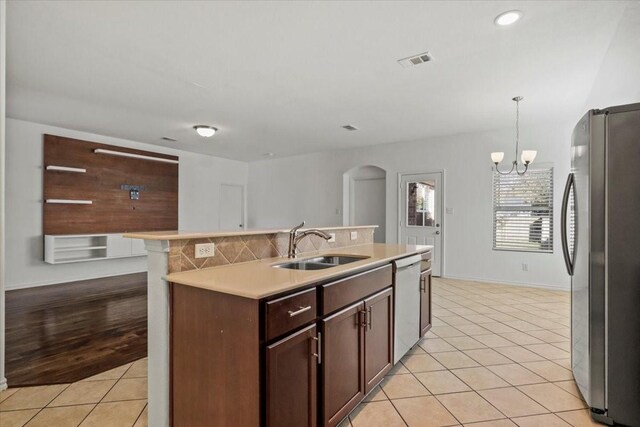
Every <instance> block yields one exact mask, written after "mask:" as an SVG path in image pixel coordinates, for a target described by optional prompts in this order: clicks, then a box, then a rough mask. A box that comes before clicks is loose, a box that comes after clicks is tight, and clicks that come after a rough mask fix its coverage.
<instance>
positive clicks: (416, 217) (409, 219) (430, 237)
mask: <svg viewBox="0 0 640 427" xmlns="http://www.w3.org/2000/svg"><path fill="white" fill-rule="evenodd" d="M442 196H443V194H442V172H434V173H423V174H411V175H401V176H400V224H399V232H398V236H399V239H398V240H399V243H404V244H409V245H432V246H433V259H432V269H433V275H434V276H440V274H441V271H442V241H443V240H442V239H443V237H444V235H443V231H444V230H443V227H442V219H443V217H442V205H443V203H442V200H443V199H442Z"/></svg>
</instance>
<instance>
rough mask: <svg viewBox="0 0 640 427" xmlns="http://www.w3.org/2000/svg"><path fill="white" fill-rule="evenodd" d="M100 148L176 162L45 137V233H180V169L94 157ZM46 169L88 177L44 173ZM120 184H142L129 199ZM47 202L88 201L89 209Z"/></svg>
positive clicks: (120, 158)
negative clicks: (136, 197) (62, 168)
mask: <svg viewBox="0 0 640 427" xmlns="http://www.w3.org/2000/svg"><path fill="white" fill-rule="evenodd" d="M96 148H102V149H106V150H113V151H120V152H125V153H131V154H140V155H145V156H153V157H160V158H164V159H171V160H178V157H175V156H169V155H166V154H159V153H154V152H149V151H142V150H134V149H131V148H124V147H118V146H114V145H106V144H98V143H95V142H89V141H82V140H78V139H71V138H65V137H61V136H54V135H44V165H43V180H44V185H43V200H42V202H43V230H44V234H93V233H124V232H131V231H159V230H177V229H178V165H177V164H173V163H164V162H157V161H152V160H143V159H134V158H129V157H119V156H112V155H107V154H97V153H94V151H93V150H95V149H96ZM49 165H55V166H67V167H74V168H84V169H86V170H87V171H86V173H73V172H60V171H50V170H49V171H48V170H47V169H46V167H47V166H49ZM122 184H128V185H140V186H144V187H145V189H144V190H143V191H140V198H139V200H131V198H130V195H129V191H126V190H122V189H121V188H120V186H121V185H122ZM47 199H71V200H91V201H93V204H91V205H72V204H50V203H46V202H45V201H46V200H47Z"/></svg>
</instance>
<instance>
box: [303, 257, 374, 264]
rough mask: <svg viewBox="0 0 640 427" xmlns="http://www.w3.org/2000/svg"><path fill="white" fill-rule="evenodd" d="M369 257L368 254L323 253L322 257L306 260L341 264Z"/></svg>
mask: <svg viewBox="0 0 640 427" xmlns="http://www.w3.org/2000/svg"><path fill="white" fill-rule="evenodd" d="M367 258H369V257H368V256H353V255H325V256H322V257H317V258H311V259H310V260H308V261H311V262H321V263H323V264H334V265H343V264H349V263H352V262H356V261H361V260H363V259H367Z"/></svg>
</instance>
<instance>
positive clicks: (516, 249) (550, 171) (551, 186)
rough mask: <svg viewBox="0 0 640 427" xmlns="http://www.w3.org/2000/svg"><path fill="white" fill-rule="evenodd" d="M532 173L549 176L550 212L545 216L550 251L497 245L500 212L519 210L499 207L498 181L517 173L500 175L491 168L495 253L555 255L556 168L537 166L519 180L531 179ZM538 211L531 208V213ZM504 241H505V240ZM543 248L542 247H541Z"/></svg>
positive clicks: (492, 231)
mask: <svg viewBox="0 0 640 427" xmlns="http://www.w3.org/2000/svg"><path fill="white" fill-rule="evenodd" d="M530 171H537V172H541V171H542V172H547V173H548V175H547V176H545V179H548V180H549V195H548V207H546V205H545V209H547V210H548V213H547V215H546V216H545V218H548V219H549V239H548V240H549V248H548V249H543V248H539V249H534V248H531V247H528V246H514V247H502V246H499V245H497V243H498V236H497V229H498V221H497V214H498V213H499V212H509V211H518V209H515V208H514V207H513V206H512V207H511V209H506V208H505V206H504V205H498V204H497V202H496V196H497V185H499V183H497V181H498V180H499V179H500V178H507V177H511V178H513V175H515V172H513V174H510V175H500V174H499V173H498V172H497V171H496V169H495V168H491V211H492V212H491V225H492V227H491V233H492V236H491V238H492V239H491V246H492V250H494V251H501V252H505V251H506V252H531V253H539V254H553V253H554V246H555V241H554V234H555V233H554V175H555V171H554V167H553V165H544V164H543V165H536V167H533V168H532V167H529V170H528V172H527V175H525V176H524V177H519V178H523V179H527V178H528V177H530V176H531V175H529V172H530ZM536 209H540V208H539V207H535V206H530V209H529V211H531V212H533V211H534V210H536ZM520 211H527V209H520ZM532 216H533V215H532ZM503 240H504V239H503ZM512 241H517V239H513V240H512ZM540 246H542V245H540Z"/></svg>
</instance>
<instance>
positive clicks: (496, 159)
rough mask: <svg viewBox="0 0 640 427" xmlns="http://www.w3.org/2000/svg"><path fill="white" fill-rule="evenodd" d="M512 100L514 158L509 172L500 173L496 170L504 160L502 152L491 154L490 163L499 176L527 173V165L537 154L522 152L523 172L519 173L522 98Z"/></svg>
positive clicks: (534, 152) (533, 151)
mask: <svg viewBox="0 0 640 427" xmlns="http://www.w3.org/2000/svg"><path fill="white" fill-rule="evenodd" d="M513 100H514V101H515V102H516V158H515V160H514V161H513V163H512V164H511V170H510V171H509V172H502V171H500V169H498V164H500V162H502V159H504V153H503V152H502V151H497V152H494V153H491V161H492V162H493V163H494V164H495V165H496V171H497V172H498V173H499V174H500V175H509V174H510V173H511V172H513V171H514V170H515V171H516V173H517V174H518V175H520V176H522V175H524V174H525V173H527V169H529V164H531V163H532V162H533V160H534V159H535V158H536V154H538V152H537V151H535V150H522V155H521V156H520V160H522V163H524V170H523V171H522V172H520V171H519V170H518V145H519V144H520V123H519V122H520V101H522V100H523V98H522V97H521V96H516V97H515V98H513Z"/></svg>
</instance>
